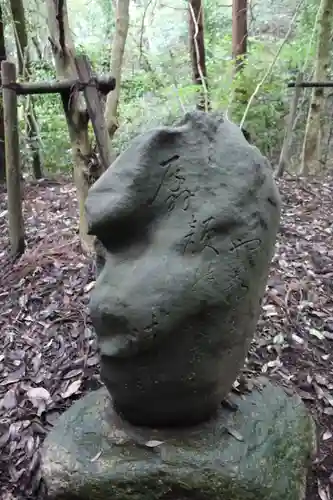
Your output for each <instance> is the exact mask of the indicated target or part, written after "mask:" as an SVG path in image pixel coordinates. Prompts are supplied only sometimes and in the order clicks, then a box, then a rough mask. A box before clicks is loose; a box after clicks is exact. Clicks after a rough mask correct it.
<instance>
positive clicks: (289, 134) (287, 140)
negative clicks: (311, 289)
mask: <svg viewBox="0 0 333 500" xmlns="http://www.w3.org/2000/svg"><path fill="white" fill-rule="evenodd" d="M302 79H303V73H302V72H300V73H299V74H298V75H297V79H296V84H297V83H299V82H300V81H301V80H302ZM301 91H302V89H301V87H297V86H296V88H295V93H294V95H293V98H292V101H291V105H290V111H289V117H288V123H287V127H286V130H285V134H284V140H283V145H282V149H281V154H280V159H279V164H278V167H277V170H276V174H275V175H276V177H278V178H279V177H282V176H283V174H284V171H285V170H286V168H287V167H288V165H289V151H290V147H291V144H292V138H293V129H294V123H295V119H296V113H297V107H298V103H299V100H300V97H301Z"/></svg>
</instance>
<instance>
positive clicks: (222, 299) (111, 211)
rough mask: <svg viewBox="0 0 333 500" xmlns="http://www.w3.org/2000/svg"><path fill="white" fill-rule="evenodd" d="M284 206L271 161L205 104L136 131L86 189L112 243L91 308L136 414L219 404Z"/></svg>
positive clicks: (150, 417) (179, 413)
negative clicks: (167, 123) (176, 120)
mask: <svg viewBox="0 0 333 500" xmlns="http://www.w3.org/2000/svg"><path fill="white" fill-rule="evenodd" d="M279 210H280V200H279V195H278V192H277V189H276V186H275V184H274V181H273V178H272V169H271V166H270V165H269V163H268V162H267V160H266V159H265V158H264V157H263V156H262V155H261V154H260V152H259V151H258V150H257V149H256V148H254V147H252V146H250V145H249V144H248V142H247V141H246V139H245V138H244V136H243V134H242V132H241V130H240V129H239V128H238V127H237V126H236V125H234V124H232V123H230V122H228V121H224V120H223V117H221V116H220V115H214V114H205V113H202V112H193V113H190V114H187V115H186V116H185V118H184V120H183V122H182V123H180V124H179V125H178V126H176V127H161V128H158V129H155V130H153V131H151V132H148V133H147V134H145V135H143V136H141V137H138V138H137V139H136V140H135V141H134V142H133V143H132V144H131V146H130V147H129V149H128V150H127V151H125V152H124V153H123V154H122V155H121V156H120V157H119V158H118V159H117V160H116V161H115V163H114V164H113V165H112V166H111V167H110V168H109V169H108V170H107V171H106V172H105V173H104V175H103V176H102V177H101V178H100V179H99V180H98V181H97V182H96V183H95V184H94V186H93V187H92V188H91V189H90V192H89V195H88V199H87V202H86V212H87V218H88V224H89V230H90V233H91V234H95V235H97V237H98V238H99V240H100V241H101V242H102V243H103V245H104V247H105V250H106V260H105V264H104V266H103V268H102V270H101V273H100V274H99V277H98V279H97V282H96V286H95V290H94V291H93V293H92V297H91V316H92V320H93V324H94V326H95V329H96V333H97V335H98V338H99V345H100V349H101V356H102V357H101V375H102V379H103V381H104V383H105V385H106V386H107V388H108V390H109V391H110V393H111V395H112V398H113V401H114V405H115V409H116V411H117V412H118V413H119V414H121V415H123V416H124V417H125V418H126V419H127V420H128V421H130V422H131V423H133V424H137V425H148V426H149V425H150V426H162V425H168V426H170V425H180V424H186V425H189V424H191V423H197V422H200V421H203V420H205V419H207V418H208V417H209V416H210V415H212V414H213V413H214V412H215V411H216V409H217V407H218V406H219V404H220V401H221V400H222V399H223V397H224V396H225V395H226V394H227V393H228V392H229V390H230V388H231V386H232V383H233V382H234V380H235V378H236V377H237V374H238V372H239V370H240V368H241V367H242V365H243V363H244V359H245V356H246V353H247V350H248V347H249V344H250V341H251V339H252V337H253V334H254V330H255V326H256V322H257V319H258V315H259V310H260V299H261V297H262V295H263V292H264V289H265V284H266V279H267V274H268V269H269V264H270V261H271V258H272V255H273V252H274V244H275V238H276V232H277V228H278V223H279Z"/></svg>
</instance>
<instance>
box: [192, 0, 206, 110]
mask: <svg viewBox="0 0 333 500" xmlns="http://www.w3.org/2000/svg"><path fill="white" fill-rule="evenodd" d="M188 6H189V37H190V55H191V62H192V77H193V83H194V84H195V85H198V86H199V87H200V90H201V92H200V98H199V101H198V104H197V108H198V109H200V110H202V111H209V109H210V103H209V97H208V85H207V70H206V58H205V40H204V24H203V6H202V1H201V0H189V4H188Z"/></svg>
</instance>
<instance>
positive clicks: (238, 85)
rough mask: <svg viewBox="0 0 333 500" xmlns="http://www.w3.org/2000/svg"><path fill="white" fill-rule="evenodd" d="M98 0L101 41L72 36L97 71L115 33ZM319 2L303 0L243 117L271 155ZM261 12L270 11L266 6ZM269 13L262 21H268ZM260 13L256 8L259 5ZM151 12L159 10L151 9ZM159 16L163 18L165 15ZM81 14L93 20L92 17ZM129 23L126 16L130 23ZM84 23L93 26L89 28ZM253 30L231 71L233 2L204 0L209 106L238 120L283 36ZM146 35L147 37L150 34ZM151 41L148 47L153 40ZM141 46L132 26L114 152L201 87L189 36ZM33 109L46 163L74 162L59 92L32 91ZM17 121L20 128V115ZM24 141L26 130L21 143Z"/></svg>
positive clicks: (42, 66) (46, 73)
mask: <svg viewBox="0 0 333 500" xmlns="http://www.w3.org/2000/svg"><path fill="white" fill-rule="evenodd" d="M95 1H96V2H97V3H98V6H99V7H98V8H99V11H98V12H102V13H103V17H104V19H103V20H100V22H99V19H98V18H97V17H98V15H99V14H98V13H96V14H94V19H92V20H91V26H96V29H98V26H100V28H99V29H100V37H98V32H96V37H95V38H96V40H100V41H99V42H98V43H92V42H91V41H85V40H82V39H80V40H75V43H76V49H77V51H78V52H79V53H80V52H82V53H86V54H87V55H88V56H89V58H90V60H91V61H92V65H93V69H94V71H95V72H96V73H105V72H107V71H108V69H109V64H110V47H111V40H109V36H110V37H111V38H112V32H113V30H114V17H113V12H112V9H111V8H110V6H111V2H109V0H98V1H97V0H95ZM318 1H319V0H308V2H306V3H305V7H304V9H303V10H302V13H301V15H300V17H299V19H298V22H297V23H296V26H295V29H294V33H293V35H292V37H291V38H290V40H288V41H287V43H286V44H285V45H284V48H283V50H282V51H281V54H280V56H279V58H278V60H277V61H276V63H275V64H274V66H273V68H272V71H271V72H270V74H269V76H268V78H267V79H265V81H264V82H263V84H262V85H261V86H260V88H259V91H258V92H257V94H256V96H255V98H254V99H253V102H252V105H251V107H250V109H249V112H248V114H247V117H246V120H245V128H246V129H247V130H248V131H249V132H250V135H251V137H252V139H253V140H254V142H255V144H256V145H257V146H258V147H259V148H260V149H261V150H262V152H263V153H264V154H266V155H268V156H269V157H270V158H272V159H273V160H274V159H275V158H276V157H277V155H278V154H279V151H280V148H281V145H282V141H283V137H284V129H285V119H286V116H287V114H288V111H289V103H290V97H291V92H290V91H288V90H287V88H286V83H287V81H289V80H290V79H293V78H294V77H295V74H296V73H297V72H298V71H299V70H301V69H303V66H304V61H305V60H306V58H307V57H308V56H309V65H308V66H309V69H311V68H312V63H313V56H314V53H315V47H314V46H312V48H311V50H310V51H309V39H310V33H311V32H312V30H313V25H314V20H315V17H316V12H317V9H318ZM266 11H267V12H269V9H268V8H267V9H266ZM266 11H265V12H266ZM96 12H97V11H96ZM267 12H266V14H265V16H266V17H265V19H264V22H267V15H268V14H267ZM141 14H142V13H141ZM257 15H260V12H259V11H258V14H257ZM156 16H158V11H156V12H155V17H156ZM161 16H162V15H161ZM161 19H162V21H163V16H162V17H161ZM86 21H87V22H90V21H89V19H88V20H86ZM162 21H161V22H162ZM288 22H289V21H288ZM288 22H287V26H288ZM140 23H141V18H140V20H139V21H137V25H139V26H140ZM134 24H135V23H134V21H133V22H132V19H131V25H132V26H134ZM162 24H163V22H162ZM89 29H90V33H92V31H93V30H92V28H89ZM136 29H137V28H136ZM140 29H141V28H140ZM133 30H134V28H133ZM159 32H160V33H161V30H159ZM130 33H131V32H130ZM250 35H251V36H249V38H248V54H247V58H246V59H245V60H244V65H243V71H242V72H240V73H238V75H237V76H236V78H233V61H232V59H231V8H230V6H229V7H228V6H227V5H226V3H225V1H224V0H206V2H205V41H206V65H207V73H208V86H209V95H210V100H211V103H212V108H213V109H215V110H222V111H226V110H227V112H228V117H229V118H230V119H232V120H233V121H235V122H236V123H240V121H241V119H242V117H243V114H244V111H245V109H246V106H247V102H248V100H249V99H250V97H251V95H252V94H253V92H254V91H255V90H256V88H257V86H258V84H259V83H260V82H261V80H262V79H263V77H264V75H265V73H266V72H267V68H268V67H269V66H270V64H271V62H272V60H273V59H274V57H275V54H276V51H277V50H278V46H279V44H280V43H281V41H282V38H281V37H280V38H279V37H278V36H275V37H274V36H270V35H266V34H262V33H260V30H259V31H258V30H256V29H254V30H252V31H251V34H250ZM147 37H148V38H149V36H148V35H147ZM89 40H90V39H89ZM105 40H107V43H106V42H105ZM80 42H81V43H80ZM150 42H151V46H153V44H154V41H153V40H152V41H150ZM138 47H139V41H138V37H137V36H135V34H134V32H133V31H132V35H131V34H130V35H129V38H128V41H127V50H126V53H125V66H124V69H123V76H122V84H121V97H120V107H119V120H120V128H119V130H118V131H117V133H116V135H115V138H114V144H113V145H114V147H115V149H116V151H118V152H120V151H122V150H123V149H124V148H125V147H126V146H127V145H128V142H129V140H130V139H131V138H133V137H134V136H136V135H137V134H139V133H141V132H144V131H146V130H147V129H148V128H151V127H154V126H157V125H159V124H161V123H165V124H172V123H173V122H174V121H175V120H177V119H178V118H180V117H181V116H182V115H183V114H184V112H185V111H188V110H191V109H193V108H194V107H195V104H196V101H197V92H198V88H197V86H195V85H193V83H192V76H191V66H190V58H189V53H188V44H187V40H186V37H179V38H178V41H175V42H174V43H173V44H172V47H171V48H170V46H168V45H167V44H166V45H165V47H164V48H163V47H162V48H160V45H159V47H158V50H157V49H156V50H155V51H153V50H149V49H144V48H142V47H141V48H140V50H141V51H142V50H147V52H145V53H144V54H142V53H141V54H140V53H139V48H138ZM33 73H34V79H35V80H45V79H54V78H55V72H54V68H53V65H48V64H46V63H40V62H38V63H35V65H34V69H33ZM20 99H23V98H20ZM36 114H37V117H38V123H39V128H40V140H41V144H42V153H43V157H44V159H45V166H46V168H47V170H49V171H52V172H55V171H59V170H66V171H68V170H69V169H70V168H71V167H70V166H71V154H70V144H69V139H68V132H67V126H66V121H65V117H64V113H63V109H62V103H61V100H60V97H59V96H57V95H45V96H38V97H36ZM21 125H22V131H23V129H24V119H23V116H22V120H21ZM24 145H25V137H24V135H23V144H22V147H23V149H24Z"/></svg>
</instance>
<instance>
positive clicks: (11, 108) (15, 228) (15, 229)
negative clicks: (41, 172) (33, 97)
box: [1, 61, 24, 257]
mask: <svg viewBox="0 0 333 500" xmlns="http://www.w3.org/2000/svg"><path fill="white" fill-rule="evenodd" d="M1 73H2V85H3V90H2V98H3V114H4V126H5V154H6V181H7V195H8V221H9V238H10V244H11V253H12V256H13V257H17V256H19V255H21V254H23V252H24V223H23V215H22V196H21V175H20V173H21V172H20V171H21V168H20V145H19V132H18V119H17V96H16V92H15V91H14V90H12V89H11V88H9V87H8V86H10V84H12V83H15V81H16V68H15V64H13V63H10V62H7V61H3V62H2V63H1Z"/></svg>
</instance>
